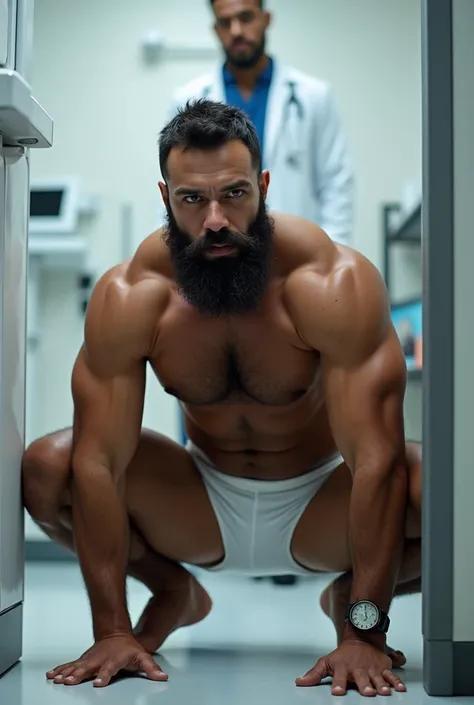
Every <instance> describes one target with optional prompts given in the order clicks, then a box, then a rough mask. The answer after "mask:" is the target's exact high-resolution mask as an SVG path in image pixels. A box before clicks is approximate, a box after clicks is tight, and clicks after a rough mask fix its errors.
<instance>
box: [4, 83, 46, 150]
mask: <svg viewBox="0 0 474 705" xmlns="http://www.w3.org/2000/svg"><path fill="white" fill-rule="evenodd" d="M0 132H1V133H2V134H3V140H4V144H7V145H14V146H16V145H18V144H20V145H23V146H28V147H38V148H40V147H42V148H46V147H50V146H51V145H52V143H53V121H52V119H51V117H50V116H49V115H48V113H47V112H46V111H45V110H44V109H43V108H42V107H41V106H40V105H39V104H38V102H37V101H36V100H35V99H34V98H33V96H32V95H31V90H30V86H29V85H28V83H27V82H26V81H25V79H24V78H23V77H22V76H21V75H20V74H19V73H17V72H16V71H13V70H11V69H0Z"/></svg>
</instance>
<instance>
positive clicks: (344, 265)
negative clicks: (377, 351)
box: [284, 226, 390, 349]
mask: <svg viewBox="0 0 474 705" xmlns="http://www.w3.org/2000/svg"><path fill="white" fill-rule="evenodd" d="M306 231H307V232H306V237H305V240H304V245H303V248H304V250H305V252H306V253H307V259H306V261H302V262H301V264H300V265H299V266H297V267H295V268H294V269H293V270H292V271H291V273H290V274H289V276H288V278H287V280H286V283H285V290H284V295H285V301H286V305H287V307H288V309H289V311H290V313H291V315H292V317H293V319H294V321H295V325H296V326H297V328H298V331H299V332H300V335H302V337H303V338H304V340H305V341H306V342H307V343H308V344H310V345H311V346H312V347H314V345H315V342H316V340H318V343H319V335H325V334H328V335H331V336H334V337H338V338H340V339H341V340H343V339H344V340H350V339H352V340H354V342H355V341H356V339H362V338H365V339H367V340H370V339H374V338H377V337H378V335H379V334H381V333H382V331H383V330H386V328H387V325H388V323H389V317H390V305H389V299H388V295H387V289H386V286H385V282H384V280H383V278H382V276H381V274H380V272H379V270H378V269H377V268H376V267H375V265H374V264H373V263H372V262H370V260H369V259H367V258H366V257H365V256H364V255H363V254H361V253H360V252H357V251H356V250H354V249H352V248H349V247H346V246H343V245H339V244H336V243H334V242H333V241H331V240H330V239H329V238H328V236H327V235H326V234H325V233H324V232H323V231H321V229H320V228H317V227H316V226H313V228H306ZM308 233H309V234H310V238H313V239H314V242H313V243H311V242H310V241H308ZM295 247H297V245H296V244H295ZM299 248H300V249H302V246H301V244H300V245H299ZM319 347H320V345H319ZM319 347H318V349H319Z"/></svg>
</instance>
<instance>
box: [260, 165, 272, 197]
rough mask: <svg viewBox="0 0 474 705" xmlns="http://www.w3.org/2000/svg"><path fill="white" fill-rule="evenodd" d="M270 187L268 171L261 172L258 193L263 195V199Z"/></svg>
mask: <svg viewBox="0 0 474 705" xmlns="http://www.w3.org/2000/svg"><path fill="white" fill-rule="evenodd" d="M269 186H270V172H269V171H268V169H266V170H265V171H262V174H261V176H260V191H261V192H262V194H263V197H264V198H266V197H267V191H268V187H269Z"/></svg>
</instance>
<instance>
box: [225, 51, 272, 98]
mask: <svg viewBox="0 0 474 705" xmlns="http://www.w3.org/2000/svg"><path fill="white" fill-rule="evenodd" d="M269 63H270V59H269V57H268V56H267V55H266V54H264V55H263V56H262V57H261V58H260V59H259V60H258V62H257V63H256V64H255V66H252V67H251V68H248V69H239V68H235V67H234V66H229V64H227V67H226V68H227V70H228V71H229V73H231V74H232V75H233V76H234V77H235V79H236V81H237V85H238V87H239V88H240V90H241V91H244V92H246V93H252V91H253V89H254V88H255V84H256V83H257V78H258V77H259V76H260V74H261V73H262V71H265V69H266V68H267V66H268V64H269Z"/></svg>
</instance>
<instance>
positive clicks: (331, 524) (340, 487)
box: [291, 443, 422, 573]
mask: <svg viewBox="0 0 474 705" xmlns="http://www.w3.org/2000/svg"><path fill="white" fill-rule="evenodd" d="M406 451H407V452H406V458H407V465H408V498H409V503H408V506H407V516H406V522H405V536H406V538H407V539H416V538H420V537H421V477H422V467H421V459H422V453H421V444H419V443H407V446H406ZM351 493H352V475H351V472H350V470H349V468H348V467H347V465H345V464H342V465H340V466H339V467H338V468H337V469H336V470H335V471H334V472H333V473H332V475H331V476H330V477H329V479H328V480H327V481H326V482H325V484H324V485H323V486H322V488H321V489H320V490H319V492H318V493H317V494H316V495H315V496H314V497H313V499H312V500H311V502H310V503H309V505H308V506H307V507H306V510H305V511H304V512H303V514H302V516H301V519H300V521H299V522H298V525H297V527H296V529H295V532H294V534H293V539H292V544H291V550H292V553H293V557H294V558H295V560H296V561H298V563H300V564H301V565H303V566H304V567H305V568H308V569H309V570H314V571H318V572H319V571H321V572H336V573H339V572H346V571H348V570H351V556H350V546H349V506H350V501H351Z"/></svg>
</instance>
